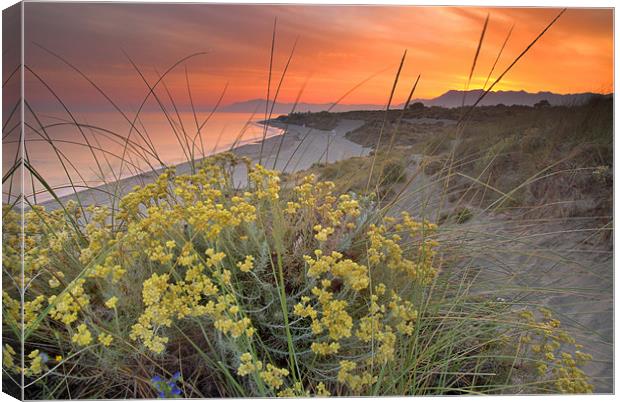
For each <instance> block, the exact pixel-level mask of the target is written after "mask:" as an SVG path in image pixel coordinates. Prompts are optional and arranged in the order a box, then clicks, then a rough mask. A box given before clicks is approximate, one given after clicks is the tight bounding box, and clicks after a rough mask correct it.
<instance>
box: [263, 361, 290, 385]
mask: <svg viewBox="0 0 620 402" xmlns="http://www.w3.org/2000/svg"><path fill="white" fill-rule="evenodd" d="M259 376H260V378H261V380H263V381H264V382H265V384H267V385H268V386H269V387H271V388H273V389H278V388H280V387H281V386H282V385H283V384H284V377H286V376H288V370H287V369H283V368H278V367H276V366H274V365H273V364H271V363H268V364H267V367H266V369H265V370H263V371H261V372H260V374H259Z"/></svg>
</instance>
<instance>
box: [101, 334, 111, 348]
mask: <svg viewBox="0 0 620 402" xmlns="http://www.w3.org/2000/svg"><path fill="white" fill-rule="evenodd" d="M113 339H114V338H113V337H112V335H110V334H103V333H101V334H99V336H98V337H97V340H98V341H99V343H101V344H102V345H103V346H106V347H107V346H110V345H111V344H112V340H113Z"/></svg>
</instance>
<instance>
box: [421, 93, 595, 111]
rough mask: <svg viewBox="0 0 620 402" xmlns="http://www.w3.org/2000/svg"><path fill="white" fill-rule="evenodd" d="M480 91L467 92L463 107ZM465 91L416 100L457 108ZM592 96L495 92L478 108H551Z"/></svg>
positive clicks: (582, 101)
mask: <svg viewBox="0 0 620 402" xmlns="http://www.w3.org/2000/svg"><path fill="white" fill-rule="evenodd" d="M483 92H484V91H483V90H482V89H474V90H471V91H467V93H466V94H465V105H466V106H469V105H473V104H474V102H475V101H476V100H477V99H478V98H479V97H480V95H482V93H483ZM464 93H465V91H455V90H452V91H448V92H446V93H445V94H443V95H440V96H438V97H436V98H434V99H418V100H416V101H417V102H422V103H424V105H426V106H442V107H459V106H461V105H462V104H463V94H464ZM593 96H600V94H595V93H592V92H584V93H579V94H566V95H562V94H555V93H553V92H537V93H531V92H525V91H497V92H489V93H488V94H487V95H486V96H485V97H484V99H482V101H480V103H479V104H478V105H479V106H493V105H499V104H504V105H506V106H512V105H525V106H534V105H535V104H536V103H538V102H540V101H542V100H546V101H547V102H549V103H550V104H551V105H553V106H561V105H572V104H580V103H584V102H586V101H588V100H589V99H590V98H592V97H593Z"/></svg>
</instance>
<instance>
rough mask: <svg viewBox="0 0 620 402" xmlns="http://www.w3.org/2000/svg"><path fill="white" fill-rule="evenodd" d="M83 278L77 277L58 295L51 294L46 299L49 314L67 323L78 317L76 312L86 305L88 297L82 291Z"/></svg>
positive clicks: (88, 300)
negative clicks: (48, 305)
mask: <svg viewBox="0 0 620 402" xmlns="http://www.w3.org/2000/svg"><path fill="white" fill-rule="evenodd" d="M84 282H86V281H85V279H77V280H75V281H74V282H72V283H71V284H69V286H68V287H67V288H66V289H65V290H64V291H63V292H61V293H60V294H59V295H52V296H50V297H49V299H48V303H49V304H50V306H52V308H51V309H50V312H49V314H50V316H51V317H52V318H54V319H56V320H60V321H62V322H63V323H65V324H67V325H69V324H71V323H73V322H74V321H76V320H77V319H78V313H79V312H80V311H81V310H82V309H83V308H84V307H86V306H87V305H88V304H89V302H90V299H89V297H88V295H87V294H86V293H85V292H84Z"/></svg>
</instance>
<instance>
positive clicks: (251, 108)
mask: <svg viewBox="0 0 620 402" xmlns="http://www.w3.org/2000/svg"><path fill="white" fill-rule="evenodd" d="M464 92H465V91H457V90H451V91H448V92H446V93H444V94H443V95H440V96H438V97H436V98H433V99H415V100H413V101H412V102H422V103H424V105H426V106H441V107H448V108H451V107H459V106H461V105H462V103H463V93H464ZM482 93H483V90H482V89H474V90H471V91H467V93H466V95H465V105H466V106H467V105H472V104H473V103H474V102H475V101H476V100H477V99H478V98H479V97H480V95H481V94H482ZM593 96H601V94H596V93H593V92H584V93H578V94H564V95H563V94H556V93H553V92H537V93H531V92H525V91H497V92H489V93H488V94H487V95H486V96H485V97H484V99H483V100H482V101H481V102H480V103H479V104H478V105H479V106H493V105H499V104H504V105H506V106H512V105H526V106H534V105H535V104H536V103H538V102H540V101H541V100H546V101H548V102H549V103H550V104H551V105H553V106H559V105H572V104H580V103H583V102H586V101H587V100H588V99H590V98H592V97H593ZM609 96H611V95H609ZM265 103H266V100H265V99H252V100H248V101H243V102H236V103H232V104H230V105H227V106H224V107H222V108H220V109H219V111H220V112H229V113H253V112H256V113H257V114H259V115H260V114H264V113H265ZM269 105H270V106H269V107H270V108H271V102H270V104H269ZM293 105H294V104H293V103H280V102H276V104H275V107H274V108H273V115H275V116H277V115H281V114H288V113H291V111H292V110H293ZM331 106H332V104H331V103H299V104H297V107H296V108H295V111H296V112H321V111H324V110H327V109H329V108H330V107H331ZM402 106H403V105H402V104H400V105H394V106H393V108H394V109H397V108H399V107H402ZM383 108H385V106H384V105H375V104H350V105H347V104H342V105H336V106H335V107H334V108H333V109H332V111H333V112H348V111H351V110H381V109H383Z"/></svg>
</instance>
